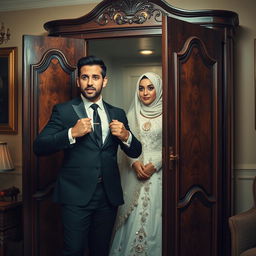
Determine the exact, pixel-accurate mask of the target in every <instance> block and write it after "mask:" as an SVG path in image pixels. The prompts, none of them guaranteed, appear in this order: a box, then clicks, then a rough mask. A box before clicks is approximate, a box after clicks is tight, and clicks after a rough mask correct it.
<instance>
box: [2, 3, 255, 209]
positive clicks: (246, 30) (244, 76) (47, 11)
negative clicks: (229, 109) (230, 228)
mask: <svg viewBox="0 0 256 256" xmlns="http://www.w3.org/2000/svg"><path fill="white" fill-rule="evenodd" d="M167 2H169V3H170V4H172V5H173V6H176V7H179V8H183V9H192V10H194V9H225V10H231V11H234V12H237V13H238V14H239V20H240V28H239V30H238V31H237V35H236V46H235V98H234V110H235V111H234V127H235V132H234V179H235V183H234V184H235V199H236V200H235V202H237V204H235V207H236V209H235V211H236V212H240V211H242V210H245V209H247V208H249V207H250V206H251V205H252V194H251V183H252V179H253V177H254V176H255V175H256V157H255V152H256V143H255V142H256V131H255V111H254V110H255V99H254V97H255V91H254V90H255V88H254V72H253V68H254V57H253V56H254V52H253V42H254V38H256V27H255V17H254V16H255V10H256V1H255V0H243V1H241V0H233V1H232V4H230V2H231V1H230V0H214V1H213V0H194V1H191V0H172V1H170V0H168V1H167ZM94 6H96V4H94V5H92V4H91V5H78V6H68V7H67V6H66V7H61V8H58V7H54V8H43V9H34V10H26V11H14V12H2V13H1V12H0V21H2V22H4V23H5V25H6V26H8V27H10V29H11V40H10V41H9V42H8V43H7V44H4V45H1V47H12V46H17V47H18V55H19V62H18V70H19V71H18V80H19V83H18V86H19V101H18V106H19V133H18V134H17V135H0V140H1V141H7V142H8V144H9V147H10V151H11V154H12V156H13V159H14V163H15V166H16V169H17V171H16V172H15V173H12V174H8V175H1V180H0V188H2V187H8V186H9V184H11V185H13V184H17V186H19V187H21V176H20V175H21V170H22V136H21V132H22V124H21V118H22V35H24V34H29V35H46V32H45V31H44V29H43V26H42V25H43V24H44V23H45V22H46V21H49V20H53V19H61V18H76V17H79V16H82V15H84V14H86V13H88V12H89V11H90V10H92V9H93V7H94ZM24 17H25V18H24Z"/></svg>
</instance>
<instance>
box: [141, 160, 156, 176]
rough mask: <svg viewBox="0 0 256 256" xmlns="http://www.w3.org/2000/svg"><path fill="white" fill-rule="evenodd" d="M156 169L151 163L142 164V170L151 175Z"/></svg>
mask: <svg viewBox="0 0 256 256" xmlns="http://www.w3.org/2000/svg"><path fill="white" fill-rule="evenodd" d="M155 171H156V168H155V166H154V165H153V164H152V163H148V164H146V165H144V172H145V173H146V174H147V175H149V177H151V176H152V175H153V173H154V172H155Z"/></svg>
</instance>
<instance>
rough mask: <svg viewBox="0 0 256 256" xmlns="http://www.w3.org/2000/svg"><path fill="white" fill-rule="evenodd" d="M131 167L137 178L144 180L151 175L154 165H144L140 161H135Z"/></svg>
mask: <svg viewBox="0 0 256 256" xmlns="http://www.w3.org/2000/svg"><path fill="white" fill-rule="evenodd" d="M132 168H133V169H134V171H135V172H136V175H137V177H138V179H140V180H146V179H149V178H150V177H151V175H152V174H153V173H154V172H155V168H154V166H153V165H152V164H151V163H149V164H146V165H145V166H144V164H142V163H141V162H140V161H136V162H134V163H133V164H132Z"/></svg>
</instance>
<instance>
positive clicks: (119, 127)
mask: <svg viewBox="0 0 256 256" xmlns="http://www.w3.org/2000/svg"><path fill="white" fill-rule="evenodd" d="M109 128H110V131H111V133H112V135H114V136H117V137H118V138H119V139H120V140H121V141H124V142H126V141H127V140H128V138H129V131H128V130H126V128H125V126H124V124H123V123H122V122H119V121H118V120H112V122H111V123H110V124H109Z"/></svg>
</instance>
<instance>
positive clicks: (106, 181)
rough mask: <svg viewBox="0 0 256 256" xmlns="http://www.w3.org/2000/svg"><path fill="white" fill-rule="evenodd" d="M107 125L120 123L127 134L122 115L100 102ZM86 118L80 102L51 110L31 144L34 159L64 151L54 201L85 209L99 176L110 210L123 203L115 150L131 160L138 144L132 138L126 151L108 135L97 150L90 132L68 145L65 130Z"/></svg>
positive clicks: (139, 152) (74, 100) (133, 137)
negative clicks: (113, 122) (123, 153)
mask: <svg viewBox="0 0 256 256" xmlns="http://www.w3.org/2000/svg"><path fill="white" fill-rule="evenodd" d="M103 104H104V107H105V111H106V113H107V116H108V119H109V122H111V120H112V119H116V120H119V121H120V122H122V123H123V124H124V125H125V127H126V129H127V130H129V126H128V121H127V118H126V115H125V112H124V111H123V110H122V109H120V108H116V107H113V106H111V105H109V104H107V103H106V102H103ZM85 117H87V114H86V111H85V108H84V103H83V101H82V99H81V98H80V97H79V98H76V99H73V100H71V101H69V102H66V103H61V104H57V105H55V106H54V108H53V111H52V115H51V118H50V120H49V122H48V123H47V125H46V126H45V128H44V129H43V130H42V132H41V133H40V134H39V135H38V136H37V138H36V140H35V141H34V152H35V153H36V154H37V155H39V156H40V155H48V154H51V153H54V152H57V151H60V150H64V159H63V164H62V167H61V170H60V172H59V174H58V177H57V181H56V186H55V190H54V197H53V198H54V201H56V202H59V203H64V204H75V205H86V204H87V203H88V202H89V201H90V199H91V197H92V195H93V193H94V191H95V189H96V186H97V182H98V176H99V175H102V178H103V185H104V188H105V191H106V194H107V197H108V199H109V201H110V203H111V204H112V205H114V206H117V205H120V204H122V203H123V193H122V188H121V182H120V175H119V169H118V165H117V150H118V146H119V145H120V147H121V149H122V150H123V151H124V152H125V153H126V154H127V155H128V156H129V157H132V158H136V157H138V156H139V155H140V154H141V143H140V142H139V141H138V140H137V139H136V138H135V136H134V135H133V134H132V133H131V134H132V142H131V145H130V147H127V146H126V145H124V144H123V143H122V142H121V140H119V139H118V138H117V137H116V136H113V135H112V134H111V133H110V132H109V134H108V136H107V138H106V139H105V141H104V144H103V146H102V147H100V146H99V145H98V144H97V142H96V140H95V138H94V135H93V132H91V133H88V134H86V135H85V136H83V137H79V138H76V143H75V144H70V142H69V138H68V129H69V128H70V127H73V126H74V125H75V124H76V122H77V120H78V119H80V118H85Z"/></svg>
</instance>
